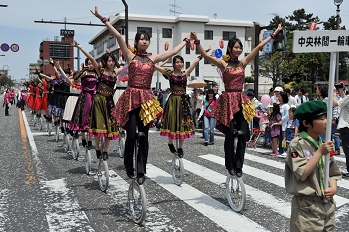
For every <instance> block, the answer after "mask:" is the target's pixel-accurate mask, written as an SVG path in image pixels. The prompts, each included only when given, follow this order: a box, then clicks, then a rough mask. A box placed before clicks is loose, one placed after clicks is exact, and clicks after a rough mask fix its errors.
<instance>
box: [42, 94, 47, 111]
mask: <svg viewBox="0 0 349 232" xmlns="http://www.w3.org/2000/svg"><path fill="white" fill-rule="evenodd" d="M47 108H48V93H44V94H43V95H42V102H41V110H47Z"/></svg>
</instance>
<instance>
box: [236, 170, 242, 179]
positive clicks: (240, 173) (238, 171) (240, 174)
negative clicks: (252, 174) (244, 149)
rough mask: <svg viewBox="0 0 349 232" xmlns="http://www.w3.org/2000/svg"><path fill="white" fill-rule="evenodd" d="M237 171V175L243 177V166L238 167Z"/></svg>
mask: <svg viewBox="0 0 349 232" xmlns="http://www.w3.org/2000/svg"><path fill="white" fill-rule="evenodd" d="M235 173H236V176H237V177H239V178H240V177H242V168H236V170H235Z"/></svg>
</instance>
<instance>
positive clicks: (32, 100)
mask: <svg viewBox="0 0 349 232" xmlns="http://www.w3.org/2000/svg"><path fill="white" fill-rule="evenodd" d="M34 100H35V97H34V95H33V94H30V95H29V98H28V101H27V106H28V107H31V108H33V106H34Z"/></svg>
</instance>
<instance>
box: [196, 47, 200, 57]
mask: <svg viewBox="0 0 349 232" xmlns="http://www.w3.org/2000/svg"><path fill="white" fill-rule="evenodd" d="M195 48H196V49H195V54H196V55H197V54H200V52H199V50H198V48H197V47H196V46H195Z"/></svg>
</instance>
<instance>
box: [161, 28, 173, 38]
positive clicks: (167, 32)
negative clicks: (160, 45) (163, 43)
mask: <svg viewBox="0 0 349 232" xmlns="http://www.w3.org/2000/svg"><path fill="white" fill-rule="evenodd" d="M162 38H172V28H162Z"/></svg>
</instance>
